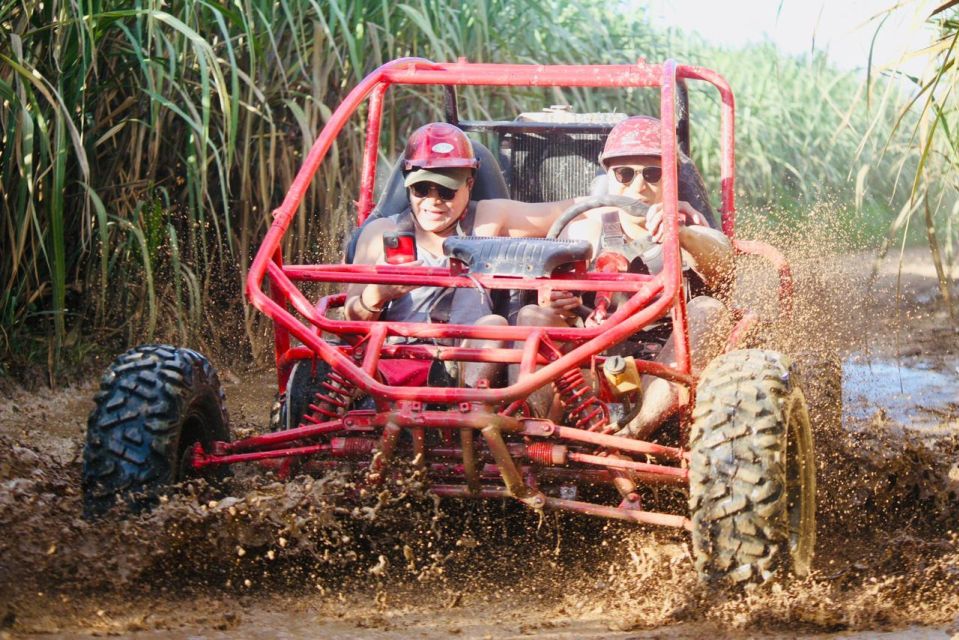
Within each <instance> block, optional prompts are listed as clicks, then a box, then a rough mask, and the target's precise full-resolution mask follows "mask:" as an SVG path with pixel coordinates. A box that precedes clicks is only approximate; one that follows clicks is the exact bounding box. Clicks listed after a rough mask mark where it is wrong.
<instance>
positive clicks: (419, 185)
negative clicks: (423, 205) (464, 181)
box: [410, 182, 459, 200]
mask: <svg viewBox="0 0 959 640" xmlns="http://www.w3.org/2000/svg"><path fill="white" fill-rule="evenodd" d="M433 189H436V195H438V196H439V197H440V200H452V199H453V198H455V197H456V192H457V191H459V189H450V188H449V187H444V186H443V185H439V184H436V183H435V182H414V183H413V184H411V185H410V190H411V191H412V192H413V195H414V196H416V197H417V198H425V197H427V196H429V195H430V192H431V191H432V190H433Z"/></svg>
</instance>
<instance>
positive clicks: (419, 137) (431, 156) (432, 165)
mask: <svg viewBox="0 0 959 640" xmlns="http://www.w3.org/2000/svg"><path fill="white" fill-rule="evenodd" d="M478 166H479V159H478V158H477V157H476V154H475V153H473V143H471V142H470V139H469V138H467V137H466V134H465V133H463V131H462V130H461V129H460V128H459V127H456V126H453V125H451V124H449V123H446V122H432V123H430V124H427V125H423V126H422V127H420V128H419V129H417V130H416V131H414V132H413V133H412V135H410V139H409V141H407V143H406V151H404V152H403V168H404V169H405V170H406V171H410V170H412V169H441V168H449V169H453V168H468V169H475V168H476V167H478Z"/></svg>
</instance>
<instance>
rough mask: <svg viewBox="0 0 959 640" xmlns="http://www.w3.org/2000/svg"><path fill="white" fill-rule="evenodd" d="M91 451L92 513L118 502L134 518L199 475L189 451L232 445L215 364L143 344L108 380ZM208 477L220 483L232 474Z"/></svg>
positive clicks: (92, 424) (88, 509)
mask: <svg viewBox="0 0 959 640" xmlns="http://www.w3.org/2000/svg"><path fill="white" fill-rule="evenodd" d="M94 402H95V403H96V406H95V407H94V409H93V412H92V413H91V414H90V417H89V418H88V420H87V441H86V446H85V447H84V450H83V472H82V489H83V504H84V513H85V515H87V517H94V516H97V515H101V514H103V513H104V512H106V511H107V510H109V509H110V508H111V507H113V506H114V505H115V504H116V503H117V502H118V500H119V501H124V502H126V503H127V504H128V505H129V506H130V507H131V508H132V509H133V510H134V511H137V510H140V509H143V508H149V507H151V506H153V505H154V504H155V503H156V501H157V498H158V497H159V495H160V494H161V493H162V491H163V489H164V488H165V487H167V486H169V485H171V484H174V483H176V482H179V481H181V480H184V479H186V478H188V477H191V476H194V475H196V474H195V473H194V471H193V469H192V468H191V467H190V466H189V461H190V454H189V451H190V449H192V446H193V444H194V443H196V442H200V443H202V444H203V445H204V448H205V449H207V450H209V447H210V445H211V444H212V442H213V441H214V440H229V438H230V432H229V421H228V419H227V414H226V409H225V405H224V398H223V390H222V389H221V387H220V381H219V378H218V377H217V374H216V371H214V369H213V365H211V364H210V361H209V360H207V359H206V358H205V357H204V356H202V355H200V354H199V353H197V352H196V351H192V350H190V349H180V348H177V347H173V346H169V345H142V346H139V347H135V348H133V349H131V350H129V351H127V352H126V353H124V354H123V355H121V356H119V357H118V358H117V359H116V360H115V361H114V362H113V363H112V364H111V365H110V367H109V368H108V369H107V371H106V373H105V374H104V375H103V378H101V380H100V391H99V392H98V393H97V395H96V397H95V398H94ZM213 469H214V471H213V472H212V473H210V474H206V477H209V478H211V479H220V478H222V477H223V476H224V475H225V474H226V471H225V468H221V467H213Z"/></svg>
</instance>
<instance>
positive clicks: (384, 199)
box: [344, 140, 509, 264]
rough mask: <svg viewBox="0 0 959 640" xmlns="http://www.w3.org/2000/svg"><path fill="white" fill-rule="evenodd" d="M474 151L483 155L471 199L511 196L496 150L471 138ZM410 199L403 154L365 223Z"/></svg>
mask: <svg viewBox="0 0 959 640" xmlns="http://www.w3.org/2000/svg"><path fill="white" fill-rule="evenodd" d="M471 142H472V143H473V151H475V152H476V157H477V158H479V162H480V164H479V168H478V169H477V170H476V176H475V181H474V183H473V191H472V193H471V194H470V199H471V200H476V201H479V200H490V199H493V198H509V189H507V188H506V180H504V179H503V172H502V171H501V170H500V167H499V163H498V162H497V161H496V158H495V156H493V154H492V152H490V150H489V149H487V148H486V146H485V145H483V144H481V143H479V142H476V141H475V140H473V141H471ZM409 204H410V200H409V196H407V194H406V187H404V186H403V157H402V156H400V157H399V158H397V159H396V162H394V163H393V168H392V169H391V170H390V177H389V178H388V179H387V181H386V186H385V187H384V188H383V193H381V194H380V198H379V202H377V203H376V207H374V208H373V212H372V213H371V214H370V217H369V218H367V219H366V222H364V223H363V224H364V225H366V224H368V223H369V222H370V221H371V220H375V219H377V218H382V217H384V216H392V215H395V214H397V213H400V212H401V211H405V210H406V209H407V207H409ZM362 228H363V227H360V228H359V229H356V230H355V231H354V232H353V234H352V236H351V237H350V240H349V242H347V244H346V249H345V251H344V253H345V258H346V262H347V263H348V264H349V263H352V262H353V256H354V255H355V254H356V240H357V239H358V238H359V237H360V231H361V230H362Z"/></svg>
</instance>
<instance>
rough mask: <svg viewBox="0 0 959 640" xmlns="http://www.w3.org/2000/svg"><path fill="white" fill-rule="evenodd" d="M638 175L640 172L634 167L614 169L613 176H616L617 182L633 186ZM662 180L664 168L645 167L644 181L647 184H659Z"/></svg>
mask: <svg viewBox="0 0 959 640" xmlns="http://www.w3.org/2000/svg"><path fill="white" fill-rule="evenodd" d="M637 173H639V172H638V171H636V169H633V168H632V167H615V168H614V169H613V175H614V176H616V181H617V182H618V183H619V184H623V185H626V186H629V185H630V184H632V182H633V180H634V179H635V178H636V174H637ZM662 179H663V168H662V167H643V180H645V181H646V184H659V181H660V180H662Z"/></svg>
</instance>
